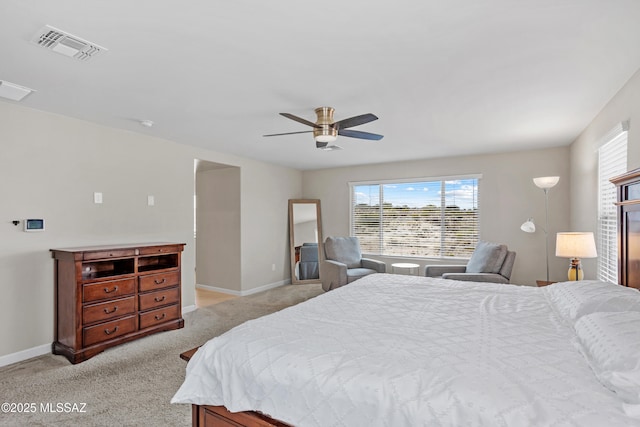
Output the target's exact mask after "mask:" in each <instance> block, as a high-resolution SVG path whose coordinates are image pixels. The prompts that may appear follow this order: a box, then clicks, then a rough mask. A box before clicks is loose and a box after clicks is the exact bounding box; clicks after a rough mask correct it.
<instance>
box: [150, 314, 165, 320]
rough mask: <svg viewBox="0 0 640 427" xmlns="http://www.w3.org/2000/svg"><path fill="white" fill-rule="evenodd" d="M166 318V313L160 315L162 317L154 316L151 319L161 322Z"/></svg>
mask: <svg viewBox="0 0 640 427" xmlns="http://www.w3.org/2000/svg"><path fill="white" fill-rule="evenodd" d="M166 316H167V313H162V316H158V315H157V314H156V315H155V316H153V317H155V318H156V320H162V319H164V318H165V317H166Z"/></svg>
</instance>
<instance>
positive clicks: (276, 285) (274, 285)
mask: <svg viewBox="0 0 640 427" xmlns="http://www.w3.org/2000/svg"><path fill="white" fill-rule="evenodd" d="M290 283H291V279H286V280H281V281H279V282H273V283H267V284H266V285H262V286H258V287H257V288H253V289H248V290H246V291H234V290H231V289H225V288H219V287H217V286H210V285H200V284H197V285H196V288H198V289H205V290H207V291H214V292H220V293H223V294H228V295H234V296H237V297H246V296H247V295H253V294H257V293H258V292H264V291H268V290H269V289H274V288H279V287H280V286H284V285H288V284H290Z"/></svg>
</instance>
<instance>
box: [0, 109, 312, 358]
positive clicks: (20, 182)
mask: <svg viewBox="0 0 640 427" xmlns="http://www.w3.org/2000/svg"><path fill="white" fill-rule="evenodd" d="M0 146H1V147H2V152H1V153H0V182H2V184H0V218H2V221H1V222H0V242H2V244H1V245H0V288H1V289H2V291H3V294H2V295H3V296H2V298H0V336H1V337H2V339H1V340H0V365H1V364H3V362H6V363H10V362H11V360H13V358H14V357H19V356H15V355H16V354H18V352H23V351H24V352H26V353H24V354H27V355H28V354H32V353H31V352H38V351H40V352H42V351H43V349H44V351H46V349H47V348H49V346H50V345H51V342H52V341H53V330H54V326H53V288H54V279H53V260H52V258H51V255H50V253H49V249H50V248H63V247H70V246H79V245H93V244H107V243H109V244H118V243H133V242H149V241H178V242H184V243H186V244H187V246H186V247H185V252H184V254H183V274H182V279H183V290H182V300H183V305H184V306H190V305H193V304H194V300H195V275H194V268H195V244H194V239H193V216H194V212H193V193H194V166H193V162H194V159H196V158H198V159H203V160H207V161H211V162H216V163H223V164H227V165H230V166H236V167H239V168H240V182H241V192H242V196H241V201H240V203H241V210H242V211H241V213H240V215H241V220H240V223H241V231H240V233H241V242H240V244H241V248H242V255H241V257H242V259H241V269H242V274H241V289H242V291H243V292H247V291H251V290H252V289H257V288H261V287H265V286H271V285H274V284H276V285H277V284H280V283H283V282H286V281H287V280H289V278H290V272H289V258H288V250H287V249H286V248H287V247H288V234H287V233H288V232H287V200H288V199H289V198H300V196H301V173H300V172H299V171H296V170H292V169H288V168H283V167H278V166H273V165H268V164H265V163H262V162H257V161H253V160H250V159H246V158H239V157H237V156H232V155H227V154H223V153H217V152H214V151H209V150H204V149H197V148H194V147H190V146H187V145H181V144H178V143H175V142H171V141H166V140H162V139H158V138H153V137H149V136H145V135H142V134H137V133H133V132H126V131H121V130H117V129H112V128H106V127H103V126H98V125H95V124H92V123H88V122H83V121H80V120H75V119H71V118H68V117H64V116H59V115H55V114H49V113H44V112H40V111H36V110H31V109H27V108H23V107H21V106H18V105H15V104H13V103H8V102H0ZM95 191H99V192H102V193H103V195H104V203H103V204H101V205H96V204H94V203H93V192H95ZM148 195H154V196H155V206H153V207H149V206H147V196H148ZM34 217H35V218H44V219H45V220H46V231H45V232H42V233H24V232H22V231H21V228H20V227H15V226H14V225H13V224H12V223H11V221H12V220H14V219H15V220H23V219H25V218H34ZM273 264H275V265H276V268H275V271H274V270H273V269H272V265H273ZM21 354H22V353H21Z"/></svg>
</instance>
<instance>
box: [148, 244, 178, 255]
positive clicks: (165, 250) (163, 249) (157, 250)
mask: <svg viewBox="0 0 640 427" xmlns="http://www.w3.org/2000/svg"><path fill="white" fill-rule="evenodd" d="M181 250H182V249H181V248H180V245H168V246H151V247H147V248H140V255H155V254H169V253H173V252H180V251H181Z"/></svg>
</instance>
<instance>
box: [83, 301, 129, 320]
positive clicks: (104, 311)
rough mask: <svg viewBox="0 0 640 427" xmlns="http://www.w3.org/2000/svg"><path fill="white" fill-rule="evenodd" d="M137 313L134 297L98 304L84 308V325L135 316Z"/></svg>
mask: <svg viewBox="0 0 640 427" xmlns="http://www.w3.org/2000/svg"><path fill="white" fill-rule="evenodd" d="M135 311H136V299H135V297H133V296H131V297H127V298H121V299H117V300H113V301H106V302H101V303H98V304H92V305H85V306H84V307H82V323H83V324H84V325H88V324H90V323H95V322H102V321H105V320H109V319H113V318H115V317H122V316H126V315H127V314H133V313H134V312H135Z"/></svg>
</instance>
